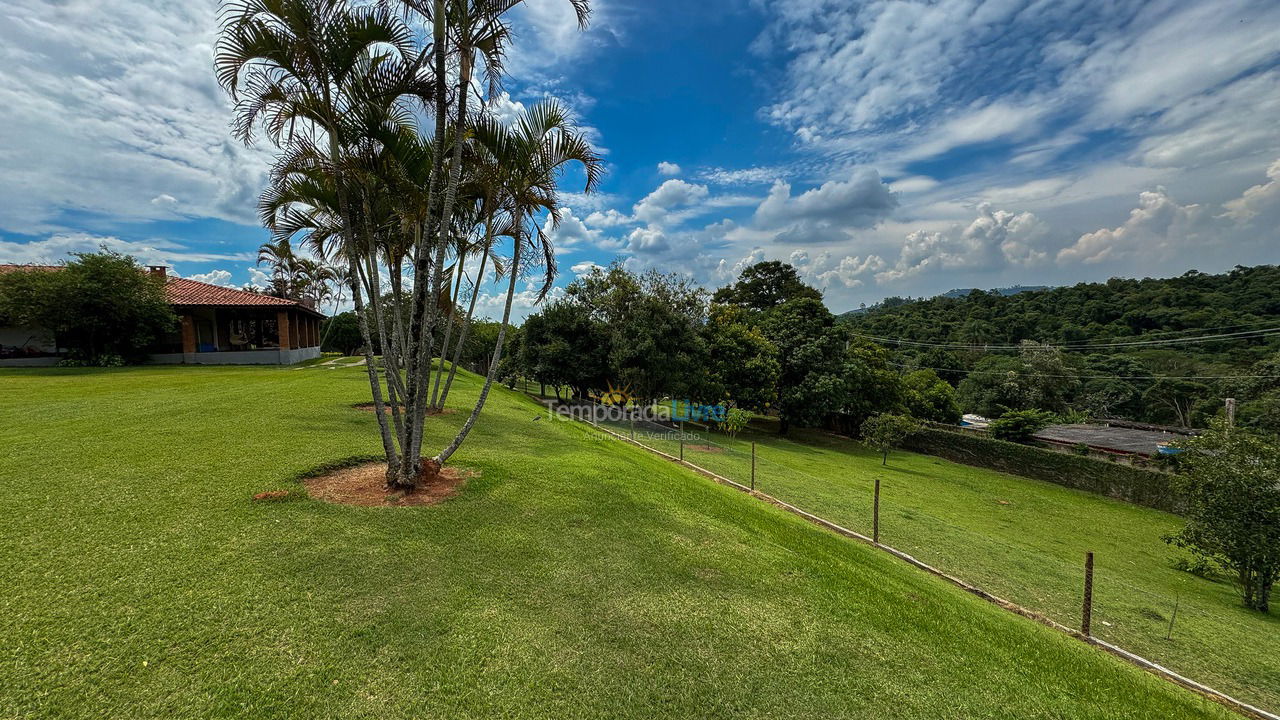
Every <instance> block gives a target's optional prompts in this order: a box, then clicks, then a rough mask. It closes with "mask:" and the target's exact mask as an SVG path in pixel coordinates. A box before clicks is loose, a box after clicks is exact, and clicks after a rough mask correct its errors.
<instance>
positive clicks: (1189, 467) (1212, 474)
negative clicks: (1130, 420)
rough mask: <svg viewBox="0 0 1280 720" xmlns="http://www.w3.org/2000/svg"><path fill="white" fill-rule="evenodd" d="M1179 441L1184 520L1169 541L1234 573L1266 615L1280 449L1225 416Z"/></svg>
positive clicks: (1277, 558)
mask: <svg viewBox="0 0 1280 720" xmlns="http://www.w3.org/2000/svg"><path fill="white" fill-rule="evenodd" d="M1178 445H1179V446H1180V447H1183V448H1185V449H1186V452H1183V453H1182V455H1183V456H1184V459H1183V468H1184V473H1183V474H1182V475H1179V476H1177V478H1178V487H1179V489H1180V490H1181V491H1182V492H1183V493H1185V494H1186V496H1187V498H1188V510H1187V524H1186V525H1185V526H1184V527H1183V528H1182V530H1180V531H1179V532H1178V533H1176V534H1174V535H1172V536H1170V537H1168V538H1166V540H1167V541H1168V542H1170V543H1173V544H1174V545H1177V546H1178V547H1181V548H1185V549H1187V550H1190V551H1191V552H1192V553H1194V554H1195V555H1196V556H1197V557H1198V558H1201V559H1204V560H1212V561H1213V562H1214V563H1216V564H1218V565H1220V566H1222V567H1223V568H1225V569H1227V570H1229V571H1230V572H1232V573H1233V574H1235V576H1236V581H1237V583H1238V584H1239V587H1240V595H1241V597H1242V599H1243V600H1244V605H1245V607H1247V608H1250V609H1252V610H1259V611H1262V612H1267V610H1268V607H1269V602H1270V598H1271V588H1272V586H1274V584H1275V581H1276V579H1277V577H1280V446H1277V445H1276V444H1275V443H1274V442H1271V441H1268V440H1265V439H1263V438H1261V437H1258V436H1255V435H1252V434H1250V433H1248V432H1246V431H1244V430H1240V429H1235V430H1232V429H1231V428H1228V427H1227V426H1226V424H1225V423H1223V422H1222V421H1214V423H1213V426H1212V427H1211V428H1210V429H1209V430H1208V431H1207V432H1205V433H1204V434H1202V435H1200V436H1198V437H1193V438H1188V439H1186V440H1182V441H1180V442H1179V443H1178Z"/></svg>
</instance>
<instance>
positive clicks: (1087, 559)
mask: <svg viewBox="0 0 1280 720" xmlns="http://www.w3.org/2000/svg"><path fill="white" fill-rule="evenodd" d="M1081 613H1082V614H1081V617H1080V632H1081V633H1083V634H1084V636H1085V637H1093V632H1092V630H1093V551H1092V550H1090V551H1089V552H1086V553H1085V554H1084V607H1083V608H1082V611H1081Z"/></svg>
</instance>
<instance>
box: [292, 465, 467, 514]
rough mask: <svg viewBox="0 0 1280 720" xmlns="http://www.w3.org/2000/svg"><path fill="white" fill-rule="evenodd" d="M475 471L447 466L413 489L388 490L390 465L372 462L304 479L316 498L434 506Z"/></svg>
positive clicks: (375, 504) (379, 504) (376, 504)
mask: <svg viewBox="0 0 1280 720" xmlns="http://www.w3.org/2000/svg"><path fill="white" fill-rule="evenodd" d="M477 474H478V473H476V472H475V471H473V470H466V469H463V468H456V467H445V468H443V469H441V470H440V473H439V474H438V475H436V476H435V477H433V478H432V479H431V480H430V481H428V482H425V483H423V484H420V485H419V486H418V487H417V488H416V489H415V490H413V492H410V493H405V492H404V491H401V490H388V489H387V466H386V464H385V463H381V462H371V463H366V464H363V465H355V466H353V467H347V468H340V469H338V470H334V471H333V472H330V473H325V474H324V475H317V476H315V477H309V478H306V479H305V480H303V481H302V484H303V485H304V486H306V488H307V494H308V495H310V496H311V497H313V498H315V499H316V500H323V501H325V502H331V503H338V504H341V505H358V506H360V507H386V506H397V507H413V506H421V505H435V504H437V503H440V502H444V501H445V500H448V499H449V498H451V497H453V496H454V495H457V494H458V492H459V491H460V490H461V489H462V486H463V485H465V484H466V482H467V480H469V479H470V478H473V477H475V476H476V475H477Z"/></svg>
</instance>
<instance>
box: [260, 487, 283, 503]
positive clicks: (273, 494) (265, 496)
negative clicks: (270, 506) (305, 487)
mask: <svg viewBox="0 0 1280 720" xmlns="http://www.w3.org/2000/svg"><path fill="white" fill-rule="evenodd" d="M287 497H289V491H288V490H268V491H267V492H260V493H258V494H257V495H254V496H253V499H254V500H257V501H259V502H262V501H270V500H283V499H285V498H287Z"/></svg>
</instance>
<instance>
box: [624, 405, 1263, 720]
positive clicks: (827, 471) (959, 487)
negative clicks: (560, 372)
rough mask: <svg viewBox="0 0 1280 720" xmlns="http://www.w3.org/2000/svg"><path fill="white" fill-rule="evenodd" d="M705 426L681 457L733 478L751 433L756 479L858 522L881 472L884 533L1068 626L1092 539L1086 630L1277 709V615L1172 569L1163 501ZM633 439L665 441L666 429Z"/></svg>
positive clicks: (817, 437) (1074, 618) (864, 521)
mask: <svg viewBox="0 0 1280 720" xmlns="http://www.w3.org/2000/svg"><path fill="white" fill-rule="evenodd" d="M615 429H618V430H621V431H624V432H625V431H626V430H627V428H625V427H622V426H621V425H618V426H616V427H615ZM705 437H706V438H708V440H709V443H714V444H711V445H709V447H708V444H707V443H703V444H702V445H703V447H704V448H707V449H700V448H699V447H698V444H699V443H698V441H693V442H691V443H689V444H688V445H687V446H686V449H685V457H686V458H687V459H688V460H689V461H690V462H693V463H695V464H697V465H700V466H702V467H706V468H707V469H710V470H713V471H715V472H718V473H720V474H722V475H725V476H727V477H731V478H734V479H736V480H740V481H742V482H747V479H748V478H749V477H750V472H751V471H750V467H751V465H750V444H751V442H752V441H755V442H756V443H757V446H758V461H757V486H758V487H759V488H760V489H761V490H763V491H764V492H767V493H770V494H772V495H774V496H775V497H778V498H780V499H782V500H786V501H787V502H790V503H792V504H795V505H798V506H800V507H802V508H804V509H806V510H808V511H810V512H813V513H816V514H818V515H821V516H822V517H825V518H827V519H829V520H832V521H834V522H837V523H840V524H842V525H844V526H845V527H849V528H852V529H855V530H859V531H861V532H863V533H866V534H868V535H869V534H871V514H872V509H871V506H872V488H873V485H874V482H875V479H876V478H877V477H879V478H881V483H882V487H881V517H880V528H881V539H882V540H883V541H884V542H885V543H887V544H890V545H893V546H894V547H897V548H899V549H901V550H904V551H907V552H909V553H911V554H913V555H915V556H917V557H919V558H920V559H922V560H924V561H926V562H928V563H931V564H933V565H935V566H937V567H940V568H942V569H944V570H946V571H948V572H951V573H953V574H955V575H958V576H959V577H962V578H964V579H966V580H968V581H969V582H971V583H974V584H976V585H978V586H980V587H983V588H985V589H987V590H990V591H992V592H994V593H997V594H999V595H1001V596H1003V597H1005V598H1007V599H1009V600H1013V601H1015V602H1017V603H1019V604H1021V605H1024V606H1026V607H1029V608H1032V609H1035V610H1037V611H1040V612H1043V613H1045V614H1048V615H1049V616H1051V617H1053V618H1054V619H1055V620H1058V621H1059V622H1061V623H1063V624H1066V625H1069V626H1071V627H1079V625H1080V600H1081V585H1082V582H1083V559H1084V552H1085V551H1086V550H1093V551H1094V552H1095V553H1096V556H1095V566H1096V570H1095V585H1094V621H1093V632H1094V635H1096V636H1098V637H1102V638H1104V639H1106V640H1110V641H1112V642H1115V643H1117V644H1119V645H1121V646H1123V647H1125V648H1127V649H1130V650H1133V651H1135V652H1138V653H1139V654H1142V655H1144V656H1146V657H1149V658H1152V659H1154V660H1156V661H1158V662H1161V663H1162V664H1165V665H1167V666H1169V667H1171V668H1173V669H1175V670H1177V671H1179V672H1182V673H1184V674H1186V675H1188V676H1190V677H1192V678H1195V679H1197V680H1199V681H1201V682H1205V683H1207V684H1209V685H1210V686H1212V687H1215V688H1217V689H1219V690H1222V691H1224V692H1228V693H1230V694H1232V695H1234V696H1236V697H1239V698H1241V699H1244V700H1246V701H1250V702H1252V703H1255V704H1257V705H1259V706H1261V707H1268V708H1272V709H1280V653H1277V652H1276V651H1275V648H1276V643H1277V641H1280V615H1276V614H1272V615H1263V614H1260V613H1256V612H1252V611H1249V610H1246V609H1244V608H1243V607H1242V606H1241V604H1240V598H1239V595H1238V594H1237V592H1236V590H1235V588H1234V586H1233V585H1232V584H1231V583H1230V582H1228V581H1226V580H1225V579H1216V580H1212V579H1205V578H1203V577H1197V576H1195V575H1191V574H1190V573H1187V572H1184V571H1180V570H1177V569H1175V568H1174V566H1173V561H1174V560H1175V559H1177V558H1179V557H1189V556H1188V555H1186V554H1185V553H1183V552H1182V551H1180V550H1178V549H1176V548H1173V547H1171V546H1170V545H1168V544H1167V543H1165V542H1164V541H1163V540H1162V538H1163V536H1164V535H1166V534H1168V533H1171V532H1174V531H1176V530H1177V529H1178V528H1180V527H1181V524H1182V520H1181V519H1180V518H1178V517H1176V516H1174V515H1170V514H1168V513H1163V512H1160V511H1158V510H1152V509H1149V508H1144V507H1138V506H1135V505H1131V504H1129V503H1124V502H1120V501H1116V500H1110V499H1108V498H1104V497H1100V496H1098V495H1095V494H1093V493H1088V492H1082V491H1078V490H1072V489H1069V488H1065V487H1061V486H1059V485H1054V484H1052V483H1047V482H1040V481H1036V480H1029V479H1027V478H1022V477H1017V476H1014V475H1007V474H1004V473H998V472H993V471H990V470H985V469H982V468H975V467H969V466H966V465H960V464H957V463H952V462H948V461H946V460H941V459H938V458H935V457H930V456H927V455H917V454H914V453H907V452H894V453H892V454H891V456H890V458H889V464H888V466H887V467H884V466H881V458H880V454H879V453H878V452H875V451H872V450H869V449H867V448H864V447H862V446H861V445H859V444H857V443H854V442H851V441H849V440H847V439H843V438H839V437H836V436H833V435H830V434H827V433H822V432H817V431H796V432H794V433H793V434H792V437H791V438H788V439H783V438H778V437H776V436H775V435H772V434H766V433H754V432H748V433H745V434H742V435H740V436H739V437H738V438H737V439H729V438H727V437H726V436H724V435H723V434H720V433H713V434H711V435H707V436H705ZM641 439H642V440H645V441H646V442H649V443H650V444H653V445H655V446H656V447H658V448H659V449H662V450H665V451H667V452H670V453H672V454H675V453H677V452H678V442H677V441H675V440H672V439H670V438H654V437H641ZM721 448H723V450H722V449H721ZM1175 605H1176V606H1177V608H1178V614H1177V617H1176V618H1174V615H1173V612H1174V608H1175ZM1170 620H1173V621H1174V623H1173V632H1172V635H1171V637H1166V636H1167V635H1168V634H1169V625H1170Z"/></svg>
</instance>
